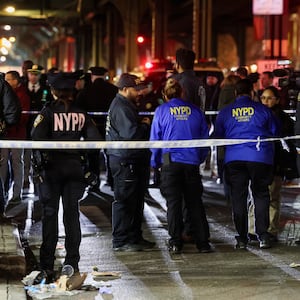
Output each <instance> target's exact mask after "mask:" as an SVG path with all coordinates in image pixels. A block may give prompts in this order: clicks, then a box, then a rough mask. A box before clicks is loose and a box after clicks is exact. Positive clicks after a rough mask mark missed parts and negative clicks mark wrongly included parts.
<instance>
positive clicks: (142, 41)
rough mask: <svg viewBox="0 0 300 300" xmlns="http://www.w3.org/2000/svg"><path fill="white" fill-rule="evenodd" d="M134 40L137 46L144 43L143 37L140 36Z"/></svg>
mask: <svg viewBox="0 0 300 300" xmlns="http://www.w3.org/2000/svg"><path fill="white" fill-rule="evenodd" d="M136 40H137V42H138V43H139V44H142V43H144V41H145V39H144V37H143V36H141V35H139V36H138V37H137V38H136Z"/></svg>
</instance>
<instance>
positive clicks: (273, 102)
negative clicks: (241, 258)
mask: <svg viewBox="0 0 300 300" xmlns="http://www.w3.org/2000/svg"><path fill="white" fill-rule="evenodd" d="M260 100H261V102H262V104H264V105H265V106H267V107H268V108H270V109H271V111H272V113H273V114H274V116H275V118H276V120H277V122H278V127H279V136H280V137H286V136H292V135H293V134H294V121H293V119H292V118H290V116H289V115H288V114H286V113H285V112H284V111H283V110H282V109H281V107H280V104H279V102H280V93H279V90H278V89H277V88H276V87H274V86H269V87H267V88H266V89H264V91H263V93H262V95H261V97H260ZM286 143H287V145H288V146H289V151H287V150H285V149H284V148H283V146H282V144H281V142H280V141H275V155H274V167H273V173H274V176H273V181H272V183H271V184H270V186H269V191H270V210H269V215H270V226H269V228H268V232H269V234H270V239H271V241H272V242H277V241H278V233H279V221H280V206H281V188H282V183H283V180H284V177H285V174H286V170H287V169H288V168H294V169H295V162H296V153H295V152H296V151H295V148H294V147H295V146H294V145H293V144H292V143H291V142H290V141H286ZM252 200H253V199H251V201H250V206H249V238H250V239H253V240H255V239H257V237H256V236H255V227H254V203H253V201H252Z"/></svg>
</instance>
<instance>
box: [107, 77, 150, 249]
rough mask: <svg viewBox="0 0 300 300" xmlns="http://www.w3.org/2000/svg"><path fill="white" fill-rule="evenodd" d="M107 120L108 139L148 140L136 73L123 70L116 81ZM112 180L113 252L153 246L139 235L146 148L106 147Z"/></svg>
mask: <svg viewBox="0 0 300 300" xmlns="http://www.w3.org/2000/svg"><path fill="white" fill-rule="evenodd" d="M117 86H118V88H119V92H118V94H117V95H116V97H115V98H114V100H113V101H112V103H111V105H110V108H109V111H108V116H107V122H106V140H107V141H133V140H137V141H139V140H148V139H149V135H150V119H149V118H144V119H143V120H142V121H140V120H139V116H138V113H137V107H136V105H135V103H136V101H137V98H138V97H139V90H141V89H143V88H145V86H143V85H141V84H140V83H139V79H138V77H137V76H135V75H131V74H128V73H124V74H122V75H121V77H120V79H119V82H118V84H117ZM107 154H108V155H109V166H110V169H111V172H112V175H113V179H114V202H113V206H112V227H113V228H112V234H113V250H114V251H131V252H132V251H141V250H145V249H146V248H148V249H149V248H152V247H154V245H155V244H154V243H152V242H150V241H147V240H145V239H144V238H143V236H142V229H141V226H142V218H143V209H144V195H145V192H146V189H147V186H148V183H149V182H148V180H149V166H150V150H149V149H108V150H107Z"/></svg>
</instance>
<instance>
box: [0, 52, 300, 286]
mask: <svg viewBox="0 0 300 300" xmlns="http://www.w3.org/2000/svg"><path fill="white" fill-rule="evenodd" d="M194 61H195V53H194V52H193V51H192V50H189V49H184V48H180V49H178V50H177V51H176V62H175V65H174V72H173V74H168V78H165V80H164V82H163V83H162V89H161V90H160V91H159V93H158V92H156V91H153V89H152V86H151V82H147V81H141V80H140V79H139V78H138V77H137V76H135V75H132V74H129V73H123V74H121V76H120V78H119V80H118V82H117V84H116V85H115V84H112V83H110V82H109V70H108V69H106V68H105V67H101V66H95V67H91V68H90V69H89V70H88V72H87V73H85V72H83V71H77V72H72V73H67V72H62V71H59V70H58V69H57V68H52V69H50V70H48V72H46V73H45V72H43V68H42V67H41V66H40V65H37V64H34V63H33V62H32V61H30V60H27V61H24V63H23V74H22V76H21V75H20V74H19V73H18V72H17V71H14V70H11V71H9V72H7V73H6V74H5V77H4V78H0V84H1V89H5V90H7V91H6V92H4V93H3V92H2V94H1V96H2V98H3V99H2V106H1V108H2V110H3V114H2V115H3V116H2V119H3V120H0V121H1V124H0V125H1V126H0V129H1V137H2V139H13V140H15V139H20V140H35V141H48V140H58V141H59V140H62V141H72V140H75V141H79V140H82V139H83V140H93V141H98V140H106V141H147V140H151V141H161V140H163V141H173V140H194V139H196V140H201V139H209V138H210V137H211V138H222V139H223V138H225V139H251V140H257V139H258V138H259V139H260V141H259V142H257V143H254V142H249V143H240V144H233V145H225V146H218V147H217V151H216V153H217V159H216V162H217V170H218V172H217V174H213V172H212V175H214V176H216V177H217V180H218V182H219V183H223V184H224V193H225V195H226V197H227V199H228V201H230V202H231V204H232V211H233V222H234V225H235V228H236V231H237V235H236V245H235V248H236V249H246V248H247V245H248V242H249V241H250V240H252V239H257V240H258V241H259V247H260V248H261V249H266V248H270V247H271V246H272V244H273V243H274V242H276V241H278V233H279V231H280V228H279V218H280V203H281V197H280V190H281V186H282V182H283V180H284V178H285V177H286V176H287V173H286V172H287V171H286V169H287V168H294V169H295V166H296V158H297V152H296V149H299V148H297V147H296V146H297V145H295V144H294V143H293V142H290V141H289V142H288V145H287V146H288V147H289V148H290V149H291V151H289V152H288V151H286V150H285V149H286V148H287V146H286V145H285V147H283V146H282V144H281V142H280V141H279V138H283V137H286V136H291V135H294V134H295V131H294V121H293V119H292V118H290V117H289V116H288V115H287V114H286V113H284V111H283V108H282V106H281V105H280V104H281V96H280V91H279V89H278V88H276V87H275V86H274V85H273V82H272V80H273V75H272V72H264V73H263V74H262V76H261V86H259V87H257V81H258V79H259V78H258V77H257V76H250V75H251V74H248V71H247V69H246V68H244V67H240V68H238V69H237V70H236V72H234V73H230V74H227V76H226V77H225V79H224V80H222V81H221V79H220V78H219V77H218V76H217V75H216V74H215V73H213V72H211V73H208V74H207V76H206V78H205V80H204V81H203V79H200V78H199V77H197V76H196V74H195V72H194V70H193V69H194ZM253 78H255V80H254V79H253ZM21 110H22V111H23V114H20V111H21ZM208 110H212V111H218V114H215V115H208V114H207V115H205V112H206V111H208ZM143 111H144V112H147V111H151V112H154V117H152V116H151V115H142V116H141V115H140V114H139V112H143ZM3 124H6V126H4V125H3ZM2 125H3V126H2ZM297 126H298V127H297ZM297 126H296V127H295V128H296V129H297V128H299V125H297ZM2 127H3V128H2ZM2 129H3V130H2ZM296 134H297V132H296ZM298 134H299V133H298ZM266 138H278V141H276V142H266V141H263V140H264V139H266ZM261 140H262V141H261ZM215 148H216V147H215V146H214V145H213V144H212V145H211V146H210V147H208V146H205V147H204V146H201V145H200V147H199V146H197V147H196V146H195V147H182V148H172V147H170V148H163V149H158V148H151V149H148V148H144V149H126V148H122V149H115V148H109V149H97V150H95V149H93V150H82V149H81V150H80V149H74V150H71V149H68V150H67V149H55V150H53V149H52V150H46V149H41V150H36V149H35V150H30V149H25V150H24V149H1V165H0V178H1V192H0V201H1V205H0V209H1V211H0V213H1V221H3V220H4V219H5V212H6V211H7V210H9V209H10V208H11V207H14V206H15V205H18V204H20V203H21V202H22V197H23V196H24V195H25V194H26V192H27V191H28V189H29V188H30V187H34V192H35V193H36V195H37V196H38V197H39V201H40V203H41V207H42V226H43V227H42V246H41V249H40V268H41V270H43V271H44V272H45V274H46V276H47V278H48V281H51V280H54V277H55V272H54V261H55V248H56V244H57V241H58V210H59V202H60V199H62V206H63V216H64V217H63V222H64V226H65V231H66V238H65V248H66V258H65V262H64V264H65V265H71V266H72V267H73V269H74V271H75V272H79V261H80V253H79V246H80V242H81V230H80V222H79V202H80V201H82V200H83V198H82V197H83V194H84V192H85V191H86V192H87V197H98V196H99V195H100V194H101V191H100V173H101V170H102V168H104V169H105V170H106V184H108V185H109V186H110V187H111V189H112V191H113V194H114V201H113V203H112V249H113V251H115V252H124V251H125V252H135V251H143V250H149V249H152V248H154V247H155V243H154V242H152V241H148V240H146V239H145V238H144V237H143V231H142V222H143V210H144V202H145V197H146V195H147V190H148V187H149V183H150V182H149V181H150V174H151V168H152V170H154V171H155V172H154V174H155V175H156V176H157V182H156V183H155V186H156V187H159V188H160V191H161V194H162V196H163V197H164V198H165V199H166V203H167V223H168V233H169V236H170V239H169V241H168V249H169V251H170V253H171V254H179V253H181V252H182V251H184V244H185V243H187V242H192V243H194V244H195V246H196V248H197V249H198V251H199V252H200V253H208V252H213V247H212V245H211V243H210V230H209V224H208V221H207V217H206V212H205V207H204V204H203V201H202V194H203V183H202V180H203V178H202V174H201V172H202V169H201V168H200V165H202V166H203V165H205V167H204V168H205V169H211V170H212V169H213V166H212V165H211V164H212V162H213V159H212V158H211V157H212V152H213V151H215ZM298 157H299V155H298ZM288 162H290V163H288ZM292 176H298V174H297V170H296V171H294V175H292ZM33 178H35V180H33ZM86 188H87V189H86ZM9 194H11V195H12V196H11V197H9Z"/></svg>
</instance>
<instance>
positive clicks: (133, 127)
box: [105, 93, 150, 164]
mask: <svg viewBox="0 0 300 300" xmlns="http://www.w3.org/2000/svg"><path fill="white" fill-rule="evenodd" d="M149 136H150V126H149V125H147V124H145V123H140V122H139V116H138V112H137V109H136V106H135V105H134V104H133V103H132V102H130V101H129V100H127V99H126V98H125V97H123V96H122V95H121V94H119V93H118V94H117V95H116V97H115V98H114V100H113V101H112V103H111V105H110V108H109V111H108V116H107V120H106V135H105V139H106V140H107V141H141V140H149ZM107 154H108V155H110V156H112V159H114V158H115V159H118V160H119V161H122V162H125V163H145V164H149V158H150V150H149V149H108V150H107Z"/></svg>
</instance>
